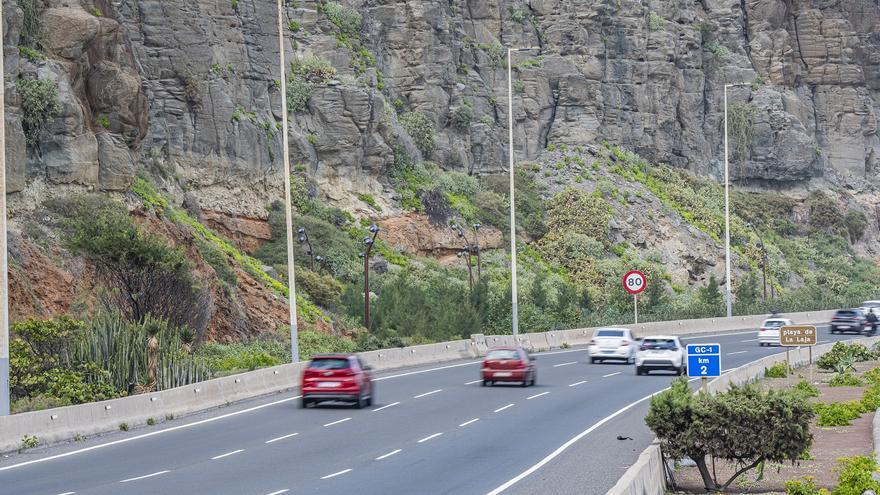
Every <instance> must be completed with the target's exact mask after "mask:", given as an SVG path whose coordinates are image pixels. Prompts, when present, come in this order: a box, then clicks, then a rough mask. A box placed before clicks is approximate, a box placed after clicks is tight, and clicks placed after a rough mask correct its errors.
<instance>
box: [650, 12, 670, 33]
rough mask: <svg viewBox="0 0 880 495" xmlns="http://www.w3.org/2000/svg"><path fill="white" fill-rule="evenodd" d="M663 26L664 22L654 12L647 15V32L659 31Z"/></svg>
mask: <svg viewBox="0 0 880 495" xmlns="http://www.w3.org/2000/svg"><path fill="white" fill-rule="evenodd" d="M665 24H666V21H665V20H664V19H663V18H662V17H660V15H659V14H657V13H656V12H653V11H652V12H650V13H648V31H659V30H661V29H663V26H664V25H665Z"/></svg>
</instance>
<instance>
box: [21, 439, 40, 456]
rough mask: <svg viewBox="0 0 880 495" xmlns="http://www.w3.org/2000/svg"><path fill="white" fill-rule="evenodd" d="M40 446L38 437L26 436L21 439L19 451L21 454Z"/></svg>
mask: <svg viewBox="0 0 880 495" xmlns="http://www.w3.org/2000/svg"><path fill="white" fill-rule="evenodd" d="M38 445H40V441H39V440H38V439H37V437H36V436H33V435H25V436H23V437H22V438H21V448H20V449H19V452H21V451H22V450H27V449H34V448H36V447H37V446H38Z"/></svg>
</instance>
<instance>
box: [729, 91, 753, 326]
mask: <svg viewBox="0 0 880 495" xmlns="http://www.w3.org/2000/svg"><path fill="white" fill-rule="evenodd" d="M735 86H748V84H746V83H738V84H725V85H724V275H725V284H724V295H725V302H726V304H727V317H728V318H730V317H732V316H733V296H732V294H731V291H730V173H729V165H728V162H729V160H728V157H727V154H728V146H727V89H728V88H732V87H735Z"/></svg>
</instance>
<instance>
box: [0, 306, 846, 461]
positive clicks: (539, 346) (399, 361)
mask: <svg viewBox="0 0 880 495" xmlns="http://www.w3.org/2000/svg"><path fill="white" fill-rule="evenodd" d="M788 316H789V317H790V318H791V319H792V320H794V321H795V322H796V323H804V324H806V323H818V322H824V321H827V320H828V319H830V317H831V312H811V313H797V314H791V315H788ZM764 318H765V316H747V317H735V318H706V319H701V320H686V321H676V322H657V323H645V324H640V325H634V326H628V327H627V328H632V329H633V330H634V331H635V332H636V333H637V335H648V334H652V333H653V334H657V333H663V334H671V335H688V334H698V333H705V332H724V331H730V330H739V329H743V328H755V327H757V326H758V325H759V324H760V323H761V321H763V319H764ZM594 330H595V329H594V328H582V329H573V330H559V331H550V332H542V333H526V334H521V335H520V336H519V342H520V343H521V344H522V345H524V346H525V347H527V348H529V349H531V350H533V351H544V350H549V349H556V348H560V347H563V346H564V345H570V346H575V345H583V344H586V343H588V342H589V341H590V339H591V338H592V335H593V331H594ZM515 344H516V340H515V339H514V338H513V336H511V335H482V334H475V335H472V336H471V338H470V339H466V340H455V341H451V342H442V343H438V344H427V345H419V346H412V347H403V348H396V349H383V350H379V351H370V352H363V353H360V356H361V358H362V359H363V360H364V361H365V362H366V363H367V364H369V365H370V366H372V367H373V368H374V369H375V370H377V371H381V370H388V369H395V368H403V367H408V366H419V365H425V364H432V363H440V362H445V361H454V360H458V359H474V358H477V357H479V356H483V355H485V353H486V351H487V350H488V348H490V347H494V346H500V345H515ZM304 366H305V363H295V364H285V365H281V366H275V367H272V368H265V369H260V370H256V371H251V372H247V373H241V374H238V375H234V376H229V377H224V378H216V379H213V380H208V381H204V382H200V383H197V384H193V385H188V386H185V387H178V388H175V389H171V390H165V391H162V392H156V393H151V394H142V395H136V396H131V397H125V398H122V399H115V400H110V401H104V402H97V403H90V404H80V405H76V406H67V407H59V408H55V409H49V410H46V411H36V412H29V413H23V414H15V415H12V416H2V417H0V452H8V451H11V450H15V449H17V448H19V446H20V445H21V440H22V438H23V437H24V436H25V435H34V436H36V437H37V438H38V440H39V441H40V443H41V444H52V443H57V442H61V441H64V440H68V439H71V438H74V437H76V436H83V437H86V436H90V435H95V434H99V433H105V432H109V431H114V430H117V429H118V428H119V425H120V424H121V423H126V424H127V425H128V426H130V427H135V426H139V425H143V424H145V423H146V422H147V420H148V419H150V418H152V419H154V420H156V421H161V420H163V419H164V418H165V417H166V416H171V415H173V416H176V417H180V416H185V415H187V414H192V413H195V412H198V411H204V410H208V409H211V408H214V407H219V406H224V405H227V404H231V403H234V402H238V401H241V400H245V399H249V398H253V397H258V396H261V395H266V394H272V393H277V392H281V391H285V390H290V389H293V388H296V387H297V386H298V384H299V382H300V375H301V373H302V370H303V368H304Z"/></svg>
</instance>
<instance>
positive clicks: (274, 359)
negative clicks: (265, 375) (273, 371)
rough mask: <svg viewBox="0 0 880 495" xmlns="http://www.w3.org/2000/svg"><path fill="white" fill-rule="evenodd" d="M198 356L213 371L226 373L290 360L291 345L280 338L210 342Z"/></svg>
mask: <svg viewBox="0 0 880 495" xmlns="http://www.w3.org/2000/svg"><path fill="white" fill-rule="evenodd" d="M196 356H197V357H198V359H199V360H201V361H202V362H203V363H204V364H205V366H206V367H207V368H208V369H210V370H211V371H212V372H214V373H223V374H226V373H230V372H237V371H253V370H255V369H257V368H266V367H269V366H277V365H279V364H282V363H285V362H290V347H289V343H285V342H283V341H281V340H280V339H278V340H275V339H272V338H263V339H259V338H257V339H252V340H249V341H245V342H238V343H235V344H216V343H208V344H205V345H203V346H201V347H200V348H199V349H198V351H197V353H196Z"/></svg>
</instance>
